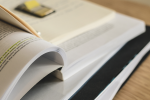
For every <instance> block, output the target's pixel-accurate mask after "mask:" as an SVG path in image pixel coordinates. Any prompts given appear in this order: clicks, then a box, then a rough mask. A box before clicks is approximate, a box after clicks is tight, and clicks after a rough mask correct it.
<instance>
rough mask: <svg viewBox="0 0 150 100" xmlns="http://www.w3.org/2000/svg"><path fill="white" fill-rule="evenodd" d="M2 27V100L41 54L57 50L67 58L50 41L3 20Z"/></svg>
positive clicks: (0, 42) (0, 72)
mask: <svg viewBox="0 0 150 100" xmlns="http://www.w3.org/2000/svg"><path fill="white" fill-rule="evenodd" d="M0 29H1V31H0V38H1V40H0V47H1V49H0V84H1V85H0V98H1V100H5V99H7V98H8V96H9V94H10V93H11V91H12V89H13V88H14V86H15V85H16V83H17V82H18V80H19V79H20V77H21V76H22V75H23V73H24V72H25V71H26V70H27V69H28V67H29V66H30V65H31V64H32V63H33V62H34V61H35V60H36V59H37V58H38V57H40V56H41V55H43V54H45V53H48V52H56V53H58V54H59V55H60V56H62V60H63V61H64V59H65V53H64V52H63V50H61V49H60V48H58V47H55V46H53V45H52V44H50V43H49V42H46V41H43V40H41V39H39V38H37V37H35V36H33V35H31V34H29V33H26V32H23V31H21V30H19V29H16V28H14V27H13V26H10V25H8V24H6V23H4V22H2V21H0ZM64 64H65V61H64ZM59 67H60V66H59ZM57 68H58V66H57V67H56V69H57ZM45 70H46V69H45ZM50 72H51V71H50Z"/></svg>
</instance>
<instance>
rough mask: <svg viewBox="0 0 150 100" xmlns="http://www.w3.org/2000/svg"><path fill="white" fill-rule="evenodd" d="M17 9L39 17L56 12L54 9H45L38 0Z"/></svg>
mask: <svg viewBox="0 0 150 100" xmlns="http://www.w3.org/2000/svg"><path fill="white" fill-rule="evenodd" d="M16 9H17V10H19V11H23V12H26V13H28V14H31V15H35V16H38V17H44V16H47V15H49V14H51V13H54V12H55V10H54V9H52V8H49V7H45V6H43V5H41V4H40V3H38V2H37V1H36V0H29V1H26V2H24V3H23V4H21V5H19V6H18V7H17V8H16Z"/></svg>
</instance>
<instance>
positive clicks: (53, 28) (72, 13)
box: [0, 0, 115, 44]
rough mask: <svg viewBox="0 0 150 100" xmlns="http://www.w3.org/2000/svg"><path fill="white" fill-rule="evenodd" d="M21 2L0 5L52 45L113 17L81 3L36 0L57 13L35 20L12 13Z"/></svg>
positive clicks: (79, 0) (9, 0)
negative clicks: (39, 33) (38, 32)
mask: <svg viewBox="0 0 150 100" xmlns="http://www.w3.org/2000/svg"><path fill="white" fill-rule="evenodd" d="M24 1H25V0H19V1H18V0H13V1H12V0H7V1H6V0H0V4H1V5H3V6H4V7H6V8H8V9H9V10H10V11H12V12H14V13H15V14H16V15H18V16H19V17H20V18H22V19H23V20H25V21H26V22H27V23H29V24H30V25H31V26H32V27H33V28H34V29H35V30H37V31H40V32H41V37H42V38H43V39H44V40H47V41H51V42H53V43H56V42H58V41H59V43H60V42H62V41H65V40H67V39H68V38H71V37H73V36H75V35H77V34H80V33H82V32H84V31H85V30H90V29H92V28H94V27H96V26H98V25H101V24H103V23H105V22H107V21H109V20H111V19H112V18H113V17H114V16H115V13H114V11H112V10H110V9H107V8H105V7H100V6H98V5H96V4H92V3H89V2H88V1H84V0H38V1H39V2H40V3H41V4H43V5H45V6H48V7H51V8H53V9H55V10H56V12H55V13H53V14H51V15H49V16H46V17H44V18H38V17H35V16H32V15H29V14H26V13H23V12H19V11H17V10H15V8H16V7H17V6H18V5H19V4H22V3H23V2H24ZM98 12H99V13H98ZM62 37H63V38H62ZM57 44H58V43H57Z"/></svg>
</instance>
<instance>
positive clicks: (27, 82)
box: [7, 57, 62, 100]
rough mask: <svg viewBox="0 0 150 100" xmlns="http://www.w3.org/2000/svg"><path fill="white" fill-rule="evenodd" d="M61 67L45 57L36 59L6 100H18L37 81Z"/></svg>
mask: <svg viewBox="0 0 150 100" xmlns="http://www.w3.org/2000/svg"><path fill="white" fill-rule="evenodd" d="M61 67H62V65H60V64H58V63H55V62H53V61H50V60H49V59H46V58H45V57H40V58H38V59H37V60H36V61H35V62H34V63H33V64H32V65H31V66H30V67H29V68H28V70H27V71H26V72H25V73H24V74H23V76H22V77H21V79H20V80H19V82H18V83H17V84H16V86H15V87H14V90H13V91H12V93H11V95H10V96H9V98H8V99H7V100H20V99H21V98H22V97H23V96H24V95H25V94H26V93H27V92H28V91H29V90H30V89H31V88H32V87H33V86H34V85H35V84H36V83H38V81H40V80H41V79H42V78H43V77H45V76H46V75H48V74H49V73H50V72H52V71H54V70H56V68H61Z"/></svg>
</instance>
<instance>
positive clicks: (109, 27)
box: [0, 0, 145, 100]
mask: <svg viewBox="0 0 150 100" xmlns="http://www.w3.org/2000/svg"><path fill="white" fill-rule="evenodd" d="M8 2H9V3H8ZM62 2H63V0H45V1H44V2H43V4H45V5H47V4H51V5H50V6H51V7H53V8H54V9H56V10H57V12H56V13H54V14H52V15H50V16H47V17H45V18H43V19H40V18H36V17H34V16H31V15H28V14H24V13H22V12H18V11H15V10H14V9H15V7H16V6H17V5H18V4H20V3H22V1H21V0H20V1H17V0H16V1H15V0H14V1H13V2H12V1H11V0H7V1H4V0H0V4H1V5H3V6H1V5H0V47H1V49H0V100H19V99H21V98H22V97H23V95H24V94H25V93H27V92H28V91H29V90H30V89H31V88H32V87H33V86H34V85H35V84H36V83H37V82H39V81H40V80H41V79H42V78H43V77H45V76H46V75H48V74H49V73H51V72H53V75H54V76H56V77H57V78H59V79H61V80H66V79H68V78H70V77H71V76H73V75H74V74H76V73H77V72H79V71H80V70H82V69H84V68H86V67H87V66H88V65H89V64H91V63H93V62H95V61H97V59H100V58H103V57H105V56H107V55H108V54H109V53H110V52H112V51H114V50H116V49H117V48H119V47H121V46H122V45H123V44H125V43H126V42H127V41H129V40H131V39H132V38H134V37H136V36H138V35H139V34H141V33H143V32H144V30H145V24H144V22H143V21H140V20H138V19H134V18H130V17H128V16H125V15H122V14H118V13H115V12H114V11H113V10H111V9H108V8H105V7H102V6H99V5H96V4H93V3H90V2H88V1H81V0H67V1H65V2H64V3H62ZM68 4H69V5H72V6H69V5H68ZM56 5H57V6H56ZM66 5H68V6H66ZM4 6H5V7H6V8H8V9H9V10H7V9H6V8H5V7H4ZM47 6H49V5H47ZM63 7H65V8H63ZM61 8H62V9H61ZM12 12H14V13H15V14H16V15H15V14H14V13H12ZM17 15H18V16H20V18H22V19H23V20H24V21H23V20H22V19H20V18H19V17H17ZM84 18H86V19H85V20H83V19H84ZM26 22H27V23H28V24H27V23H26ZM29 24H30V25H31V26H30V25H29ZM37 31H38V32H40V33H41V34H40V35H39V34H38V33H37ZM32 34H34V35H32ZM38 37H40V38H38ZM113 54H114V53H113Z"/></svg>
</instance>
